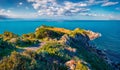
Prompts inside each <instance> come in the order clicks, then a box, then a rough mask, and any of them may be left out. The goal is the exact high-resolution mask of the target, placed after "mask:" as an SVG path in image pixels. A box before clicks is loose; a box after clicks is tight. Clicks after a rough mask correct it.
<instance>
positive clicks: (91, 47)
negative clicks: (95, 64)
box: [59, 30, 120, 70]
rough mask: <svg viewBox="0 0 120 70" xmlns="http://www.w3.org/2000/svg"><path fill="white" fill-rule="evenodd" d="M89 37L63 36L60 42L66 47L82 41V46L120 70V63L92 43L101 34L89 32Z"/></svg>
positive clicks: (116, 69)
mask: <svg viewBox="0 0 120 70" xmlns="http://www.w3.org/2000/svg"><path fill="white" fill-rule="evenodd" d="M86 32H87V35H82V34H76V35H75V36H74V38H72V37H70V36H68V35H64V36H62V38H61V39H60V41H59V42H62V43H64V44H66V45H71V42H75V41H80V42H81V44H83V45H84V46H86V48H87V49H88V50H89V51H91V52H93V53H95V54H97V55H98V56H99V57H101V58H102V59H103V60H105V61H106V62H107V63H108V64H109V65H111V66H112V67H113V69H115V70H120V63H116V62H113V61H112V60H111V59H110V58H109V57H108V56H107V53H106V51H104V50H101V49H98V48H97V47H96V46H95V45H93V44H92V43H91V40H94V39H96V38H99V37H101V34H100V33H95V32H93V31H90V30H87V31H86Z"/></svg>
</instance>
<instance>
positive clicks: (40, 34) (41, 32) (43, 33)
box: [35, 28, 63, 39]
mask: <svg viewBox="0 0 120 70" xmlns="http://www.w3.org/2000/svg"><path fill="white" fill-rule="evenodd" d="M35 35H36V38H38V39H43V38H46V37H50V38H60V37H61V36H62V35H63V33H61V32H56V31H53V30H48V29H45V28H38V29H37V30H36V32H35Z"/></svg>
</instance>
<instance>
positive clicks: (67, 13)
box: [0, 0, 120, 20]
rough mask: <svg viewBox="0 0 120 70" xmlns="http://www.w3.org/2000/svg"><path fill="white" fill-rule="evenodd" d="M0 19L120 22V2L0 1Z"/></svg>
mask: <svg viewBox="0 0 120 70" xmlns="http://www.w3.org/2000/svg"><path fill="white" fill-rule="evenodd" d="M0 18H22V19H53V20H59V19H63V20H120V0H0Z"/></svg>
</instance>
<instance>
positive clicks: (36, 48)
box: [24, 42, 45, 51]
mask: <svg viewBox="0 0 120 70" xmlns="http://www.w3.org/2000/svg"><path fill="white" fill-rule="evenodd" d="M44 44H45V42H41V43H39V44H38V45H36V46H30V47H26V48H24V50H31V51H36V50H38V49H39V48H40V47H42V46H43V45H44Z"/></svg>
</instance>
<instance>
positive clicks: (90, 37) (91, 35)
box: [85, 30, 101, 40]
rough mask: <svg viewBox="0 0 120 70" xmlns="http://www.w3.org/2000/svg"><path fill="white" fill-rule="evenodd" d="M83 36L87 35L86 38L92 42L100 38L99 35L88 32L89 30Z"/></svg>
mask: <svg viewBox="0 0 120 70" xmlns="http://www.w3.org/2000/svg"><path fill="white" fill-rule="evenodd" d="M85 34H87V36H88V37H89V39H90V40H94V39H96V38H98V37H101V34H100V33H96V32H93V31H90V30H86V31H85Z"/></svg>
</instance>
